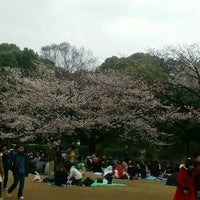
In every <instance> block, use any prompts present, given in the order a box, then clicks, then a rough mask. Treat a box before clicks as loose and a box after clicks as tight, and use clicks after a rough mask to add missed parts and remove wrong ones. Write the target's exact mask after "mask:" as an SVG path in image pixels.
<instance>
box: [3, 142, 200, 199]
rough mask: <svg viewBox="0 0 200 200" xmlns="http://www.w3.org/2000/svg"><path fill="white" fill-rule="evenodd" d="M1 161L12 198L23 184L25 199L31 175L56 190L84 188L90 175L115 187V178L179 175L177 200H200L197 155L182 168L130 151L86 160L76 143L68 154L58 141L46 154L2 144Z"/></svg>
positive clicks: (19, 196) (199, 174) (143, 152)
mask: <svg viewBox="0 0 200 200" xmlns="http://www.w3.org/2000/svg"><path fill="white" fill-rule="evenodd" d="M0 158H1V160H0V161H1V162H0V175H1V177H3V179H2V181H3V182H2V187H3V190H6V191H7V196H8V197H11V193H12V191H13V190H14V189H15V188H16V187H17V184H18V182H19V183H20V184H19V189H18V198H19V199H24V197H23V188H24V182H25V177H26V176H28V174H29V173H32V174H35V173H38V174H44V175H46V178H45V179H43V180H42V181H45V182H51V183H53V184H55V185H56V186H62V185H66V184H70V185H78V186H82V185H83V184H84V180H83V178H84V174H85V172H86V171H89V172H92V173H93V174H95V173H98V174H102V176H103V177H104V178H105V179H107V180H108V182H109V183H112V178H120V179H129V180H138V179H146V178H148V177H149V176H154V177H159V178H168V177H169V176H170V175H172V174H174V173H177V174H178V176H177V181H176V187H177V189H176V193H175V195H174V200H186V199H187V200H195V199H196V200H200V154H197V155H196V159H194V158H188V159H187V160H186V163H185V164H183V165H181V166H180V165H179V164H177V163H174V162H167V161H162V162H159V161H156V160H146V159H145V150H144V149H141V155H140V156H139V158H138V160H134V159H132V158H130V157H129V155H128V151H127V150H126V151H125V153H124V157H122V158H117V157H112V158H111V157H109V158H108V157H107V156H106V155H103V156H101V157H98V156H97V155H96V154H95V153H94V154H92V155H89V156H86V157H85V158H83V157H82V156H80V155H79V151H78V149H77V147H76V145H75V143H72V144H71V146H70V147H69V148H68V149H67V150H64V149H63V148H62V145H61V140H59V139H58V140H53V141H51V142H50V144H49V149H48V150H47V151H46V152H45V151H43V150H33V151H28V150H26V151H25V149H24V146H23V145H18V146H17V148H16V150H14V149H8V146H7V145H6V144H1V156H0ZM9 170H11V171H12V172H13V183H12V185H11V186H10V187H8V188H7V183H8V173H9ZM0 195H1V194H0ZM1 199H2V196H0V200H1Z"/></svg>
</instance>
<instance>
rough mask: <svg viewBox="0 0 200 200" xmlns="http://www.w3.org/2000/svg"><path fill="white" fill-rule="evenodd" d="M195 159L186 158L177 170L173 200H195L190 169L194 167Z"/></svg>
mask: <svg viewBox="0 0 200 200" xmlns="http://www.w3.org/2000/svg"><path fill="white" fill-rule="evenodd" d="M194 165H195V160H194V159H191V158H187V160H186V163H185V165H183V166H182V167H181V168H180V169H179V172H178V177H177V186H176V192H175V195H174V198H173V200H195V191H194V183H193V176H192V170H193V169H194Z"/></svg>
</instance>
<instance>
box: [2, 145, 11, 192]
mask: <svg viewBox="0 0 200 200" xmlns="http://www.w3.org/2000/svg"><path fill="white" fill-rule="evenodd" d="M1 149H2V153H3V156H2V162H3V170H4V179H3V189H4V190H7V183H8V171H9V163H10V154H9V152H8V149H7V145H6V144H3V145H2V147H1Z"/></svg>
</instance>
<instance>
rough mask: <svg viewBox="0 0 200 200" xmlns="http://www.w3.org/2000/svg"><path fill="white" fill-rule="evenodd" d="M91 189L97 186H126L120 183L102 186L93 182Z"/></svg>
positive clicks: (102, 184)
mask: <svg viewBox="0 0 200 200" xmlns="http://www.w3.org/2000/svg"><path fill="white" fill-rule="evenodd" d="M91 186H92V187H97V186H106V187H112V186H115V187H116V186H117V187H118V186H122V187H124V186H126V184H122V183H112V184H104V183H98V182H97V181H95V182H94V183H92V185H91Z"/></svg>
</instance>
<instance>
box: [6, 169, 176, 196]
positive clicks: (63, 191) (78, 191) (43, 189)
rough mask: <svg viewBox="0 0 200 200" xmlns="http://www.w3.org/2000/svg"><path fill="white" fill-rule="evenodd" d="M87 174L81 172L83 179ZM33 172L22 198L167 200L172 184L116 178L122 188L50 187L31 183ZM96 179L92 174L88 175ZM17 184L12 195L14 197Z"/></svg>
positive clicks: (114, 180)
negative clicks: (122, 185) (83, 174)
mask: <svg viewBox="0 0 200 200" xmlns="http://www.w3.org/2000/svg"><path fill="white" fill-rule="evenodd" d="M87 176H89V177H91V175H90V174H85V178H86V177H87ZM33 177H34V175H32V174H30V175H29V177H28V178H26V181H25V188H24V191H23V196H24V198H25V199H26V200H36V199H37V200H67V199H69V200H113V199H114V200H170V199H173V195H174V192H175V189H176V187H174V186H167V185H165V183H162V182H159V181H154V180H153V181H151V180H132V181H130V180H119V179H113V183H123V184H126V185H127V186H124V187H76V186H74V187H67V188H64V187H52V186H49V185H48V184H46V183H36V182H32V179H33ZM92 178H93V179H95V180H96V177H92ZM11 183H12V174H11V173H10V175H9V184H8V186H10V184H11ZM17 190H18V187H17V188H16V189H15V191H14V192H13V194H12V197H10V198H8V197H6V192H5V191H3V198H4V200H5V199H10V200H12V199H16V198H17Z"/></svg>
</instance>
